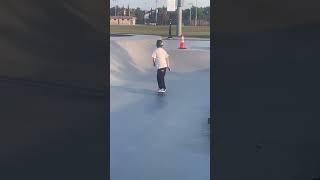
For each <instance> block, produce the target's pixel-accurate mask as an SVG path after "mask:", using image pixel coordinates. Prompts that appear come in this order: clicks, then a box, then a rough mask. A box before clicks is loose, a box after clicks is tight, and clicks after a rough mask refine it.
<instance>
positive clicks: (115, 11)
mask: <svg viewBox="0 0 320 180" xmlns="http://www.w3.org/2000/svg"><path fill="white" fill-rule="evenodd" d="M113 2H114V3H115V5H114V16H117V0H113Z"/></svg>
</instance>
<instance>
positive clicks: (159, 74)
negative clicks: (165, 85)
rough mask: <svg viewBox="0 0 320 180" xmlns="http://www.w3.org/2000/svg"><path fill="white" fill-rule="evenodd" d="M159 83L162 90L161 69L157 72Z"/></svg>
mask: <svg viewBox="0 0 320 180" xmlns="http://www.w3.org/2000/svg"><path fill="white" fill-rule="evenodd" d="M157 82H158V87H159V89H161V71H160V69H158V70H157Z"/></svg>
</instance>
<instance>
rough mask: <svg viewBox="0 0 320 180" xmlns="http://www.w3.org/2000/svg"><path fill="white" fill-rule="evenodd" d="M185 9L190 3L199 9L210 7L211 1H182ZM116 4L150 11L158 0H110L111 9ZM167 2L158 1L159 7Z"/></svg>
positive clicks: (164, 0) (163, 0)
mask: <svg viewBox="0 0 320 180" xmlns="http://www.w3.org/2000/svg"><path fill="white" fill-rule="evenodd" d="M182 2H183V3H182V5H183V9H185V8H189V7H190V3H193V4H194V6H195V5H196V2H197V4H198V6H199V7H204V6H210V0H182ZM115 4H117V5H118V6H121V7H122V6H123V5H124V6H125V7H127V6H128V4H129V5H130V7H131V8H136V7H140V8H141V9H150V8H155V7H156V0H115V1H114V0H110V7H113V6H114V5H115ZM166 4H167V0H158V7H162V6H163V5H164V6H166Z"/></svg>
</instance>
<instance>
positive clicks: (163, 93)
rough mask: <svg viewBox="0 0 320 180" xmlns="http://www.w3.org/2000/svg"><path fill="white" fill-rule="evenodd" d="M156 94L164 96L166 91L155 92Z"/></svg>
mask: <svg viewBox="0 0 320 180" xmlns="http://www.w3.org/2000/svg"><path fill="white" fill-rule="evenodd" d="M157 94H158V96H165V95H166V92H157Z"/></svg>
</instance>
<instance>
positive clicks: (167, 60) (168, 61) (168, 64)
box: [166, 54, 171, 71]
mask: <svg viewBox="0 0 320 180" xmlns="http://www.w3.org/2000/svg"><path fill="white" fill-rule="evenodd" d="M166 62H167V67H168V70H169V71H171V68H170V59H169V55H168V54H167V57H166Z"/></svg>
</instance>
